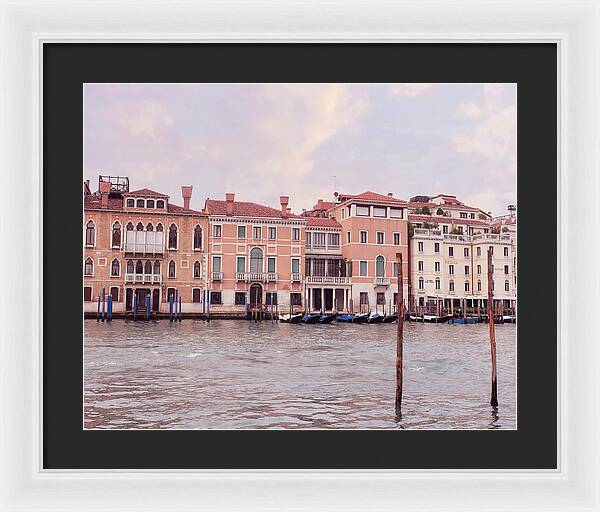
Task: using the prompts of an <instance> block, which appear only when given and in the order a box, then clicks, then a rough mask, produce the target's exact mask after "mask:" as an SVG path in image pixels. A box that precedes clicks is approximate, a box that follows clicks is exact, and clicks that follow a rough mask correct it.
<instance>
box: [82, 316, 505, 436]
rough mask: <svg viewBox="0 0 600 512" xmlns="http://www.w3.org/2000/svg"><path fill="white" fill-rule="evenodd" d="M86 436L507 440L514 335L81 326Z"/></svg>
mask: <svg viewBox="0 0 600 512" xmlns="http://www.w3.org/2000/svg"><path fill="white" fill-rule="evenodd" d="M84 328H85V336H84V338H85V340H84V367H85V368H84V369H85V374H84V394H85V396H84V426H85V428H100V429H201V428H205V429H207V428H208V429H266V428H272V429H273V428H279V429H302V428H311V429H314V428H323V429H334V428H339V429H396V428H408V429H493V428H499V429H500V428H501V429H514V428H516V326H515V325H510V324H505V325H497V326H496V341H497V347H498V401H499V408H498V412H497V414H494V412H493V411H492V409H491V408H490V406H489V398H490V396H489V395H490V348H489V337H488V326H487V325H485V324H477V325H444V324H416V323H406V324H405V326H404V339H405V343H404V399H403V410H402V412H403V415H402V419H401V420H400V421H399V422H397V421H396V419H395V413H394V394H395V357H396V324H381V325H352V324H336V323H335V322H334V323H333V324H331V325H289V324H279V323H271V322H270V321H269V322H257V323H255V322H249V321H243V320H213V321H211V322H210V323H208V324H207V323H206V322H202V321H199V320H183V321H182V322H180V323H179V322H173V323H171V322H168V321H165V320H161V321H150V322H145V321H144V322H132V321H128V320H115V321H113V322H107V323H102V322H101V323H98V322H96V321H95V320H86V321H85V326H84Z"/></svg>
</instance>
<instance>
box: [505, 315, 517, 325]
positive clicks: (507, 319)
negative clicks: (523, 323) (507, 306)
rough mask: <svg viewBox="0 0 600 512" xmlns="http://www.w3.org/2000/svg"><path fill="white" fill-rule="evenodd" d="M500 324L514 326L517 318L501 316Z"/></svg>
mask: <svg viewBox="0 0 600 512" xmlns="http://www.w3.org/2000/svg"><path fill="white" fill-rule="evenodd" d="M502 322H503V323H505V324H516V323H517V317H516V316H515V315H502Z"/></svg>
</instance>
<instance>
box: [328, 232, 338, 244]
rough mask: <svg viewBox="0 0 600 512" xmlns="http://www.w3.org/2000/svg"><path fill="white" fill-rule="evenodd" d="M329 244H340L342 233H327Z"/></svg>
mask: <svg viewBox="0 0 600 512" xmlns="http://www.w3.org/2000/svg"><path fill="white" fill-rule="evenodd" d="M327 245H328V246H329V247H339V246H340V234H339V233H328V234H327Z"/></svg>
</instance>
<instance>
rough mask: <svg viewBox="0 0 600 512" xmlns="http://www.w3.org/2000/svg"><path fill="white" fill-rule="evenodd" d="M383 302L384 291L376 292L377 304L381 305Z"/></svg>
mask: <svg viewBox="0 0 600 512" xmlns="http://www.w3.org/2000/svg"><path fill="white" fill-rule="evenodd" d="M384 304H385V293H383V292H377V305H378V306H383V305H384Z"/></svg>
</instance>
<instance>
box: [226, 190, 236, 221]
mask: <svg viewBox="0 0 600 512" xmlns="http://www.w3.org/2000/svg"><path fill="white" fill-rule="evenodd" d="M234 199H235V194H232V193H231V192H229V193H227V194H225V201H227V215H233V201H234Z"/></svg>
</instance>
